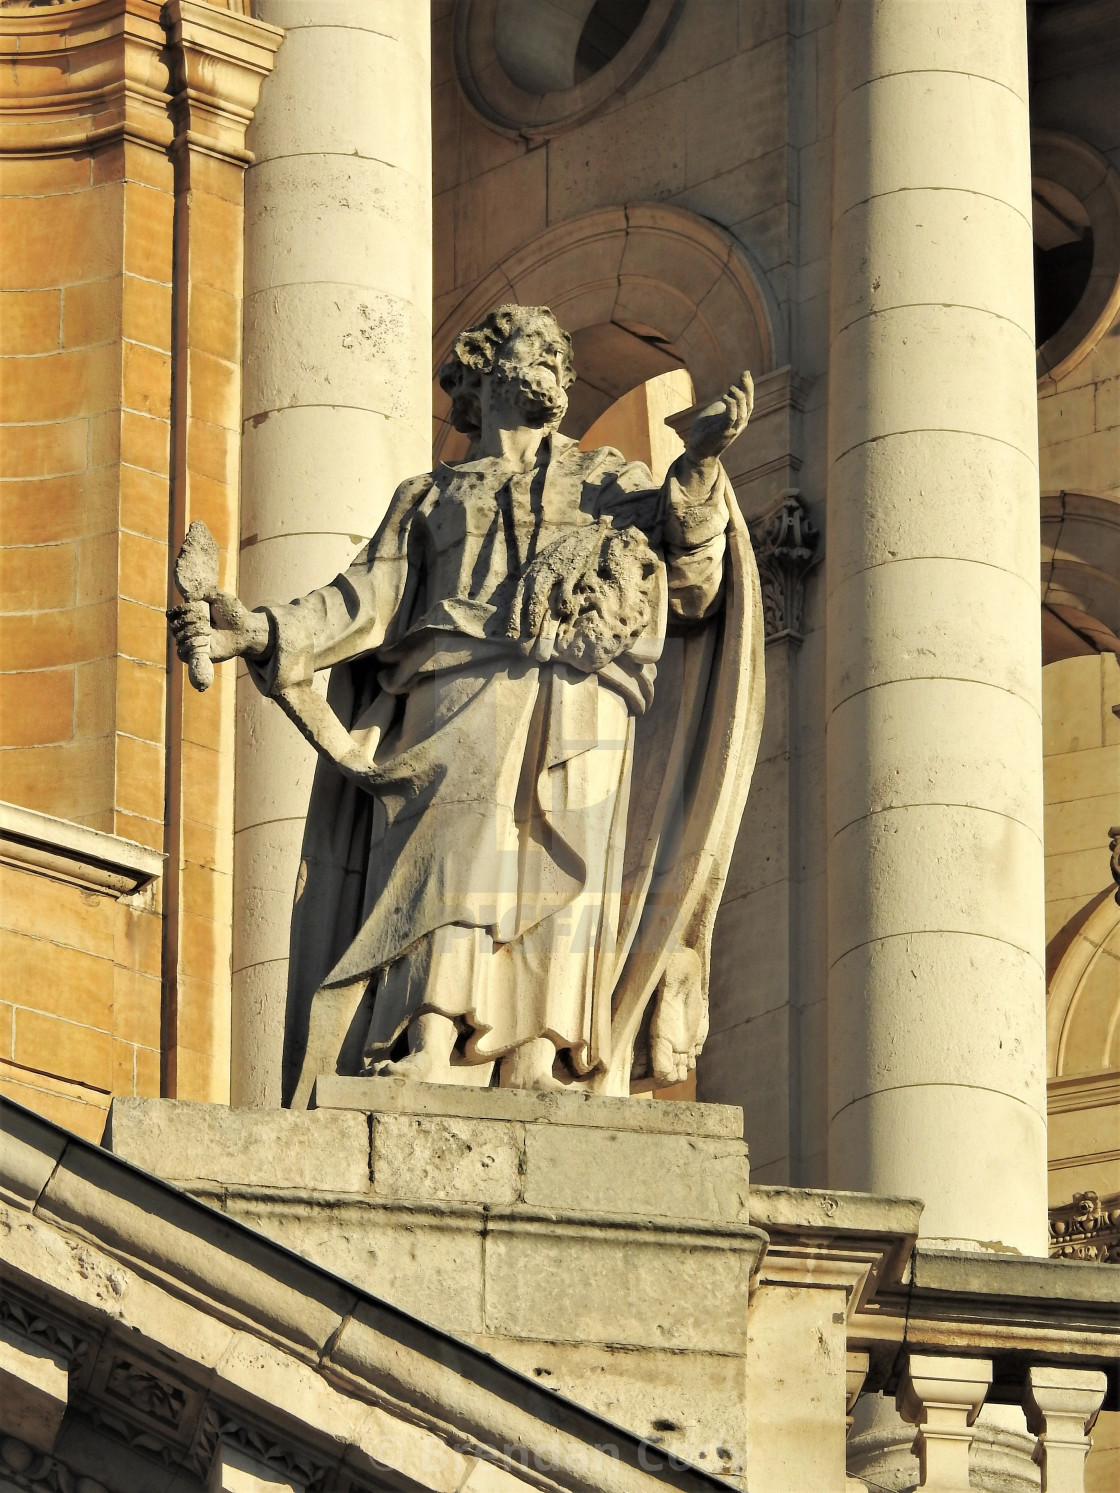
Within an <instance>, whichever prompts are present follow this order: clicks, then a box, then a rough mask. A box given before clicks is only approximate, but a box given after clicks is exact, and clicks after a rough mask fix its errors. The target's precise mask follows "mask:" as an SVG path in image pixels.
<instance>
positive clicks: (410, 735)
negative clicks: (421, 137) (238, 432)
mask: <svg viewBox="0 0 1120 1493" xmlns="http://www.w3.org/2000/svg"><path fill="white" fill-rule="evenodd" d="M574 378H575V371H574V368H573V365H572V344H571V339H570V338H569V337H568V335H567V333H566V332H564V331H563V330H562V329H561V327H560V326H559V325H558V323H557V322H556V320H555V318H554V317H553V315H552V313H551V312H550V311H549V310H547V309H546V308H544V307H539V306H529V307H523V306H503V307H501V308H500V309H498V310H497V311H494V312H492V313H491V314H490V315H489V316H487V317H486V318H485V320H483V321H482V322H481V323H480V324H479V325H477V326H475V327H471V328H470V329H468V330H467V331H465V332H463V333H462V334H461V336H460V337H459V338H458V339H457V340H456V342H455V346H454V349H453V352H452V355H451V358H450V360H449V361H448V363H447V364H446V365H445V366H444V368H443V369H442V370H441V373H440V382H441V384H442V386H443V388H444V389H445V390H446V391H447V393H448V394H449V395H450V397H451V401H452V420H453V422H454V424H455V426H456V428H457V429H459V430H461V431H464V432H466V433H467V434H468V435H470V437H471V438H472V441H473V445H472V448H471V450H470V453H469V456H468V458H467V459H466V460H464V461H459V462H447V463H442V464H441V465H439V466H438V467H437V468H436V470H435V471H434V472H431V473H425V474H424V475H423V476H419V477H415V478H413V479H411V480H409V481H407V482H404V483H403V484H402V485H401V486H400V487H399V488H398V489H397V492H396V494H395V495H394V497H393V500H392V502H391V504H390V506H389V509H388V512H387V513H386V515H385V519H384V521H383V522H382V524H381V526H380V528H379V529H378V531H377V533H376V534H375V535H374V537H373V539H372V540H371V541H370V543H369V544H368V545H367V546H366V548H365V549H363V550H362V552H361V553H360V554H359V555H358V556H357V558H356V559H355V560H354V562H353V564H352V565H351V566H350V568H349V569H348V570H347V571H346V572H345V574H343V575H340V576H338V577H336V579H335V580H334V581H332V582H331V583H330V584H329V585H326V586H324V587H322V588H321V589H320V590H317V591H313V592H311V593H310V595H308V596H305V597H302V598H301V599H300V600H298V601H295V602H292V603H290V604H289V605H287V606H267V607H262V608H260V609H259V610H257V611H255V612H249V611H247V610H246V608H245V607H244V606H242V604H241V603H240V602H239V601H237V599H236V598H234V597H232V596H219V597H218V599H217V600H216V601H214V602H212V603H210V604H209V606H207V604H206V603H194V604H188V605H186V606H184V607H180V608H177V609H175V611H173V612H172V613H171V614H170V615H171V620H172V627H173V629H174V632H175V635H176V639H177V642H178V645H179V649H180V653H181V656H183V657H187V656H188V655H189V654H190V651H191V650H192V648H193V649H196V650H197V649H198V647H199V646H200V645H203V646H204V645H205V643H206V642H208V644H209V651H210V657H211V658H212V659H213V660H221V659H226V658H231V657H233V656H235V655H240V656H243V657H244V658H245V659H246V662H247V665H248V668H249V670H250V673H251V674H252V677H253V679H254V680H255V681H256V683H257V685H258V687H259V688H260V689H261V690H262V691H263V692H264V693H265V694H267V695H270V696H272V698H274V699H275V700H276V701H277V702H278V703H279V704H280V706H281V708H282V709H284V710H285V712H286V713H287V714H288V715H289V716H290V717H291V718H292V720H293V721H294V722H295V724H296V725H297V726H298V728H299V729H300V730H301V731H302V732H303V733H304V734H305V735H306V736H307V738H308V739H309V740H310V741H312V742H313V744H314V745H315V746H316V747H317V749H318V750H319V752H320V753H321V758H322V760H321V762H320V766H319V771H318V774H317V778H316V783H315V788H314V790H313V793H312V799H311V804H310V808H309V812H308V820H307V831H306V838H305V843H304V856H303V864H302V867H301V874H300V881H299V885H298V887H297V890H296V902H295V911H294V917H293V935H292V958H291V973H290V985H289V1010H288V1022H287V1046H286V1082H285V1090H286V1102H288V1103H290V1104H293V1105H297V1106H301V1105H306V1104H307V1103H309V1102H310V1100H311V1095H312V1091H313V1086H314V1082H315V1079H316V1077H317V1076H318V1075H319V1074H322V1073H333V1072H340V1073H351V1074H357V1073H367V1074H373V1075H399V1076H407V1077H409V1078H415V1079H423V1080H427V1081H429V1082H436V1083H469V1084H481V1085H487V1084H491V1083H494V1082H497V1083H498V1084H500V1085H502V1086H511V1087H517V1088H529V1089H537V1090H542V1089H554V1088H564V1087H573V1086H575V1087H583V1088H590V1089H594V1090H597V1091H599V1092H608V1093H626V1092H629V1088H630V1083H631V1078H632V1075H633V1073H634V1064H635V1058H634V1053H635V1048H637V1059H636V1064H637V1070H638V1071H639V1072H640V1073H641V1074H642V1075H644V1076H645V1077H647V1078H650V1079H658V1078H660V1079H663V1080H669V1081H671V1080H672V1079H674V1078H679V1077H683V1076H684V1075H685V1073H686V1072H687V1069H688V1067H689V1066H691V1064H692V1063H694V1061H695V1056H696V1053H697V1052H698V1050H699V1046H700V1044H701V1043H702V1041H703V1036H704V1033H705V1031H706V1014H705V1013H706V982H707V966H708V941H709V939H710V933H711V923H712V920H713V918H714V914H715V906H716V904H717V903H718V899H719V892H720V889H721V887H722V884H723V879H724V877H725V875H726V869H727V861H728V858H729V854H730V848H731V843H732V841H733V839H734V835H735V832H736V829H737V826H738V822H739V818H740V815H741V812H742V808H743V800H744V798H745V794H746V786H747V782H748V781H749V777H750V771H751V767H752V765H753V761H754V755H755V751H756V748H757V741H758V733H759V729H760V725H761V712H762V668H761V648H762V625H761V613H760V607H759V601H758V581H757V575H756V573H755V569H754V563H753V558H752V556H751V552H750V546H749V542H748V541H747V539H746V532H745V528H744V526H743V523H742V520H741V518H740V517H739V515H738V510H737V508H736V506H735V501H734V497H733V495H732V493H731V488H730V484H729V483H728V481H727V479H726V477H725V475H724V473H723V470H722V468H721V466H720V463H719V456H720V454H721V452H722V451H723V450H724V449H725V448H726V446H727V445H728V444H729V443H730V442H731V441H733V440H734V439H735V437H736V436H737V435H739V433H740V432H741V431H742V430H743V429H744V427H745V426H746V423H747V420H748V419H749V417H750V413H751V406H752V402H753V387H752V384H751V379H750V375H749V374H744V375H743V377H742V379H741V380H740V381H739V382H738V383H735V384H733V385H732V387H731V388H730V389H729V390H728V392H727V394H726V395H725V397H724V398H722V399H720V400H718V401H717V402H716V403H715V404H713V405H711V406H710V407H709V408H707V409H705V410H703V411H702V412H701V413H700V414H699V415H698V416H697V418H696V420H695V422H694V424H693V426H692V433H691V435H690V437H689V441H688V445H687V448H686V449H685V451H684V453H683V454H682V455H681V456H680V457H679V458H678V460H677V461H676V462H675V463H674V465H673V467H672V468H671V469H670V471H669V474H668V476H667V477H666V480H665V482H664V483H662V484H660V485H658V484H657V483H656V482H655V481H654V479H653V477H652V476H651V474H650V472H649V470H648V469H647V468H646V467H645V466H644V465H642V464H641V463H637V462H628V461H626V460H625V459H624V458H623V457H622V456H621V455H620V453H619V452H617V451H614V450H612V449H610V448H607V447H604V448H601V449H600V450H597V451H581V450H580V449H579V446H578V445H577V444H576V442H574V441H572V440H569V439H567V438H566V437H564V436H562V435H560V434H559V431H558V427H559V425H560V422H561V420H562V419H563V416H564V413H565V410H566V408H567V394H566V390H567V388H568V387H569V386H570V385H571V383H572V382H573V380H574ZM323 669H329V670H331V677H330V683H329V688H328V692H327V697H326V699H324V698H323V696H322V695H321V694H319V693H318V692H316V691H315V690H314V689H313V688H312V679H313V677H314V675H315V673H316V672H317V671H319V670H323Z"/></svg>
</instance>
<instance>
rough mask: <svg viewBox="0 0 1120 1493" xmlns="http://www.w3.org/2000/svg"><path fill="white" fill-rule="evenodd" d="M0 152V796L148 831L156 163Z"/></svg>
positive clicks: (159, 220) (161, 197) (157, 801)
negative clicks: (3, 157)
mask: <svg viewBox="0 0 1120 1493" xmlns="http://www.w3.org/2000/svg"><path fill="white" fill-rule="evenodd" d="M2 170H3V178H2V185H3V191H4V195H5V205H4V215H3V229H2V231H3V235H4V238H3V245H2V248H0V284H2V287H3V301H2V304H0V323H2V326H3V339H4V341H3V348H4V353H5V354H6V357H5V362H4V365H3V374H2V376H0V419H2V420H3V422H4V423H5V426H6V427H7V428H6V429H5V431H4V440H3V458H2V459H3V475H4V477H5V478H6V479H8V480H6V481H5V484H4V497H3V509H2V516H0V540H2V544H3V550H2V552H0V566H2V571H0V595H2V598H3V600H2V605H3V610H4V613H5V618H4V630H3V652H2V658H3V667H4V673H3V675H2V676H0V722H2V725H0V732H2V736H0V740H2V743H3V748H4V755H3V758H2V759H0V769H2V773H3V783H4V787H3V796H4V797H5V798H6V799H8V800H10V801H13V802H15V803H20V804H24V805H26V806H27V807H29V808H35V809H40V810H42V811H44V812H46V813H50V814H55V815H58V816H60V817H62V818H66V819H72V820H76V821H77V822H79V823H82V824H87V825H89V826H90V827H91V828H95V829H102V830H107V831H109V832H110V833H114V834H120V835H123V836H125V837H126V838H128V839H132V840H137V841H139V842H140V843H142V844H145V845H150V846H153V847H160V846H162V843H163V783H162V770H161V768H162V762H161V758H162V747H163V737H164V672H165V660H166V643H165V627H164V623H163V616H162V609H163V607H164V606H165V605H166V602H165V589H166V574H167V549H166V546H167V503H168V498H167V453H168V438H169V420H170V402H171V359H170V338H171V220H172V213H173V208H174V199H173V196H172V190H171V188H172V182H171V163H170V161H169V160H168V159H167V157H166V154H163V153H161V154H160V155H158V156H157V155H156V154H155V153H154V152H152V151H147V150H143V149H141V148H139V147H127V148H126V147H124V146H123V145H117V146H116V147H113V148H110V149H107V150H103V151H100V152H98V153H96V154H91V153H88V152H83V153H81V154H78V155H75V156H67V157H61V158H55V159H50V158H46V159H42V160H34V159H32V160H14V161H4V162H3V165H2Z"/></svg>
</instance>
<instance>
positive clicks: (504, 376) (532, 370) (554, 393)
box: [493, 358, 568, 430]
mask: <svg viewBox="0 0 1120 1493" xmlns="http://www.w3.org/2000/svg"><path fill="white" fill-rule="evenodd" d="M493 379H494V390H495V393H497V394H498V396H499V397H500V398H502V399H504V400H506V401H508V402H509V403H510V404H512V405H514V406H515V408H517V409H518V410H520V411H521V413H522V414H523V415H524V416H525V418H526V420H527V421H528V422H529V424H530V425H531V426H533V427H534V428H539V427H540V426H542V425H543V426H547V427H548V428H549V429H550V430H555V429H556V427H557V426H558V425H559V424H560V421H561V420H563V418H564V415H565V413H566V412H567V408H568V396H567V394H566V393H565V392H564V389H563V388H562V387H561V385H560V384H559V382H558V381H557V379H556V378H555V376H554V375H553V374H552V373H551V372H550V370H549V369H547V368H542V367H540V366H535V365H530V366H526V365H525V364H524V363H515V362H509V361H507V360H505V359H502V358H499V359H498V361H497V362H496V363H495V364H494V372H493Z"/></svg>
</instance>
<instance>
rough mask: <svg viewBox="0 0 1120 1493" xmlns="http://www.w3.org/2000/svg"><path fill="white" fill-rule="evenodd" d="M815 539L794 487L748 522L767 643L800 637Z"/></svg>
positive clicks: (813, 527)
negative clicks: (760, 592) (807, 579)
mask: <svg viewBox="0 0 1120 1493" xmlns="http://www.w3.org/2000/svg"><path fill="white" fill-rule="evenodd" d="M818 538H819V535H818V531H817V526H816V525H815V524H814V523H813V522H812V520H811V519H810V518H809V515H808V513H807V512H806V509H805V505H804V504H803V503H802V501H801V495H800V493H799V492H798V490H797V489H796V488H788V489H787V490H786V492H785V494H784V495H783V497H782V500H781V502H780V503H779V505H778V507H777V508H775V509H772V510H771V512H770V513H769V514H767V515H766V517H765V518H762V519H760V520H759V521H758V522H757V523H756V524H752V525H751V542H752V543H753V545H754V552H755V559H756V560H757V562H758V578H759V581H760V582H761V585H762V615H763V622H764V625H765V629H766V641H767V643H774V642H777V641H778V639H779V638H790V639H792V640H793V641H794V642H800V641H801V637H802V626H803V622H804V609H805V576H806V574H807V572H808V571H809V570H811V569H812V567H813V566H814V565H816V564H817V562H818V561H819V560H820V558H821V556H820V553H819V552H818V549H817V541H818Z"/></svg>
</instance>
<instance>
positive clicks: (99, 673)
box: [0, 0, 282, 1137]
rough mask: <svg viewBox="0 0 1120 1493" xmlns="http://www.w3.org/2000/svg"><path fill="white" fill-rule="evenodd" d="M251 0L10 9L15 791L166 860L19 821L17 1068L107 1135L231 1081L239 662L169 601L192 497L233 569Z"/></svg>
mask: <svg viewBox="0 0 1120 1493" xmlns="http://www.w3.org/2000/svg"><path fill="white" fill-rule="evenodd" d="M245 9H246V7H244V6H243V5H240V4H231V5H229V6H226V5H224V4H223V5H220V6H218V5H209V4H206V3H195V0H182V3H180V0H172V3H170V4H168V5H166V6H164V7H163V8H162V10H161V7H160V5H159V4H158V3H157V0H74V3H72V4H70V5H68V6H67V7H66V8H65V11H62V10H59V9H56V8H48V9H46V10H44V9H42V8H39V7H34V6H30V5H15V6H7V7H5V8H4V9H3V11H2V12H0V59H2V60H3V63H4V82H3V87H2V89H0V95H2V96H0V195H2V196H3V209H2V212H0V234H2V239H0V339H2V340H0V354H2V362H0V424H2V425H3V430H2V432H0V476H2V478H3V483H2V487H0V608H2V611H3V616H2V619H0V625H2V633H0V666H2V673H0V799H2V800H4V801H6V802H8V803H11V804H15V805H18V806H20V807H22V808H25V809H32V810H36V811H38V812H39V813H41V814H46V815H50V816H53V818H54V819H57V820H63V821H70V822H72V823H76V824H79V825H83V826H86V827H88V828H90V829H94V830H98V831H101V832H102V833H104V834H106V835H109V836H112V837H115V839H114V840H113V841H111V842H106V844H108V846H109V850H110V851H111V850H112V847H113V845H114V844H115V845H118V846H120V848H121V852H122V855H123V856H124V857H125V859H127V857H128V853H129V852H128V846H127V845H126V844H124V843H123V842H132V843H133V844H138V845H140V846H145V847H148V848H149V849H152V850H156V851H159V852H162V853H164V856H165V859H164V863H163V874H162V875H161V876H159V877H157V878H156V880H155V881H154V882H152V883H151V884H150V885H149V886H147V887H146V888H144V889H143V890H142V891H139V892H137V893H135V894H133V895H127V896H124V897H121V898H120V899H119V900H118V897H117V895H116V893H115V892H114V891H112V890H91V889H90V888H89V887H88V886H86V885H84V884H74V883H73V882H71V881H68V880H66V879H56V878H55V876H54V873H53V872H44V871H43V870H42V868H40V867H36V866H34V865H32V864H30V863H29V861H28V858H27V857H26V856H22V855H20V854H13V855H11V856H9V855H8V854H7V853H6V852H5V848H4V845H3V844H0V860H2V861H5V862H7V864H3V865H0V970H2V971H3V974H2V983H0V1092H4V1093H7V1094H10V1095H11V1097H13V1098H15V1099H18V1100H20V1101H21V1102H23V1103H28V1104H31V1105H33V1106H34V1107H36V1108H38V1109H39V1110H40V1111H41V1112H42V1113H44V1114H47V1115H49V1116H50V1117H51V1118H53V1119H56V1120H59V1121H61V1122H62V1123H64V1124H67V1125H69V1126H70V1127H71V1128H73V1129H75V1130H77V1131H79V1132H80V1133H82V1134H85V1135H88V1136H91V1137H96V1136H98V1135H99V1134H100V1132H101V1129H102V1126H103V1121H104V1112H105V1110H106V1108H107V1107H108V1104H109V1101H110V1099H111V1097H112V1096H113V1095H114V1094H140V1095H157V1094H159V1093H161V1092H162V1093H165V1094H172V1095H177V1096H179V1097H183V1098H198V1099H210V1100H219V1099H225V1098H228V1094H229V962H230V925H231V910H232V832H233V815H232V805H233V734H234V733H233V711H234V680H233V677H232V673H231V671H228V670H227V671H224V672H223V674H221V675H220V676H219V680H218V682H217V683H216V684H215V685H214V687H213V688H212V689H211V690H210V691H209V693H207V694H206V695H201V696H200V695H197V694H195V693H194V692H192V691H190V690H189V689H188V688H186V686H185V682H184V675H183V671H182V670H181V668H180V666H179V665H178V664H177V663H170V662H169V649H168V641H167V625H166V619H165V616H164V609H165V608H166V607H167V606H168V604H169V602H170V601H171V600H173V599H177V598H173V597H172V596H171V595H170V594H169V592H170V587H169V572H170V561H171V558H172V552H173V550H174V549H175V548H177V546H178V544H179V542H180V541H181V539H182V535H183V533H184V532H185V530H186V527H187V525H188V523H189V522H190V521H191V520H192V519H193V518H202V519H204V520H205V521H206V523H207V524H208V525H209V527H210V528H211V530H212V531H213V533H214V535H215V538H216V539H217V541H218V544H219V546H220V547H221V552H222V576H221V578H222V584H223V585H224V586H227V587H230V588H234V587H235V586H236V581H237V535H238V477H239V473H238V457H239V437H240V430H239V427H240V406H241V385H240V377H241V375H240V366H241V290H242V235H243V199H242V179H243V173H244V167H245V164H246V160H247V156H246V152H245V150H244V132H245V127H246V125H247V123H248V120H249V118H250V117H251V114H252V109H253V107H254V105H255V102H256V97H257V92H258V91H259V87H260V82H261V80H262V78H263V77H264V75H265V74H266V73H267V71H268V70H269V68H270V67H271V59H272V55H273V53H274V52H275V50H276V47H277V46H278V45H279V43H280V40H281V37H282V33H281V32H279V31H278V30H276V29H275V28H272V27H267V26H262V25H260V24H259V23H257V22H254V21H253V20H251V19H249V18H248V17H247V15H245V14H244V11H245ZM173 371H174V376H173ZM173 383H174V394H173ZM51 832H52V831H51V828H50V823H49V821H48V822H47V824H46V826H45V827H44V828H43V829H42V833H43V834H44V835H45V836H46V837H47V839H48V840H49V838H50V835H51ZM64 832H65V825H63V826H60V827H59V829H58V833H59V834H63V836H64ZM32 859H33V858H32ZM79 881H80V878H79Z"/></svg>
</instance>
